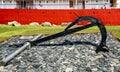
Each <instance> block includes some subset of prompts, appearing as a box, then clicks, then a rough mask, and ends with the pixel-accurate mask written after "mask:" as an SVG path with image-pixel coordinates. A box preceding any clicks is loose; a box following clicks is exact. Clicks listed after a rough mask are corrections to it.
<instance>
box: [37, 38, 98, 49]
mask: <svg viewBox="0 0 120 72" xmlns="http://www.w3.org/2000/svg"><path fill="white" fill-rule="evenodd" d="M73 44H74V45H78V44H81V45H92V46H95V47H97V46H98V45H97V44H94V43H91V42H88V41H69V40H65V41H64V42H63V43H60V44H39V46H63V45H73Z"/></svg>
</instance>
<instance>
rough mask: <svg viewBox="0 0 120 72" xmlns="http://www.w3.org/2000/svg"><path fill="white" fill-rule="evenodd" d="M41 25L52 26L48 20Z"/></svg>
mask: <svg viewBox="0 0 120 72" xmlns="http://www.w3.org/2000/svg"><path fill="white" fill-rule="evenodd" d="M41 26H52V24H51V23H50V22H43V23H42V24H41Z"/></svg>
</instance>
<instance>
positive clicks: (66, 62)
mask: <svg viewBox="0 0 120 72" xmlns="http://www.w3.org/2000/svg"><path fill="white" fill-rule="evenodd" d="M62 64H65V65H69V64H70V62H68V61H64V62H62Z"/></svg>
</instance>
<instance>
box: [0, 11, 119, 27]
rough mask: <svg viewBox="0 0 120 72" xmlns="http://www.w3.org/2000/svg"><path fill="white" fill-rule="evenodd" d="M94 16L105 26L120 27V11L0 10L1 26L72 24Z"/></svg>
mask: <svg viewBox="0 0 120 72" xmlns="http://www.w3.org/2000/svg"><path fill="white" fill-rule="evenodd" d="M74 13H76V14H78V15H79V16H94V17H96V18H98V19H100V20H101V21H103V23H104V24H105V25H107V24H108V25H115V26H118V25H119V26H120V21H119V19H120V9H92V10H89V9H88V10H79V9H72V10H71V9H53V10H51V9H41V10H37V9H33V10H29V9H0V24H7V23H8V22H10V21H18V22H20V23H21V24H29V23H30V22H39V23H42V22H46V21H48V22H51V23H52V24H61V23H62V22H71V21H73V20H74V19H75V18H76V16H75V14H74Z"/></svg>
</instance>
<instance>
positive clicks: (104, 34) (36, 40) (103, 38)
mask: <svg viewBox="0 0 120 72" xmlns="http://www.w3.org/2000/svg"><path fill="white" fill-rule="evenodd" d="M84 20H88V21H90V24H86V25H83V26H78V27H75V28H71V27H72V26H74V25H75V24H77V23H79V22H81V21H84ZM92 26H98V28H99V29H100V32H101V42H100V44H99V45H98V46H97V48H96V50H95V52H96V53H98V52H100V51H103V52H108V49H106V38H107V32H106V29H105V26H104V25H103V23H102V22H101V21H100V20H98V19H97V18H94V17H91V16H82V17H79V16H78V18H77V19H75V20H74V21H73V22H72V23H71V24H69V25H68V27H67V28H65V30H64V31H62V32H59V33H56V34H53V35H50V36H47V37H44V38H40V37H41V35H38V36H37V37H35V38H34V39H32V40H29V41H27V42H26V43H25V44H24V45H23V46H22V47H20V48H19V49H18V50H17V51H15V52H14V53H12V54H11V55H9V56H7V57H5V58H3V59H2V61H0V65H6V64H7V63H8V62H9V61H10V60H11V59H13V58H14V57H15V56H16V55H17V54H19V53H20V52H22V51H23V50H24V49H25V48H27V47H28V46H30V45H31V46H34V45H36V44H37V43H41V42H44V41H48V40H51V39H55V38H58V37H61V36H65V35H68V34H72V33H74V32H77V31H81V30H84V29H87V28H89V27H92Z"/></svg>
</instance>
